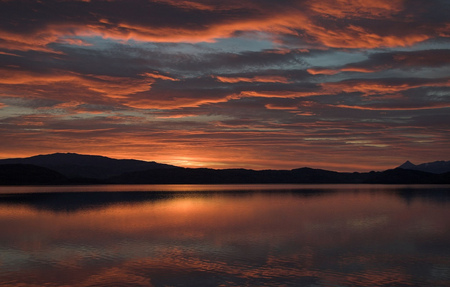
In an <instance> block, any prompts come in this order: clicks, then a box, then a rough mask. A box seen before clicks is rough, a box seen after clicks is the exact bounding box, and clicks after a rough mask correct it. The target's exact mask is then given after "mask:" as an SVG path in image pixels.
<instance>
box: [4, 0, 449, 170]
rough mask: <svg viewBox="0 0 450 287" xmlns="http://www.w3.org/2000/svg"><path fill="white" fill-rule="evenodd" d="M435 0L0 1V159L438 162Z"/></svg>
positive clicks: (445, 56)
mask: <svg viewBox="0 0 450 287" xmlns="http://www.w3.org/2000/svg"><path fill="white" fill-rule="evenodd" d="M449 15H450V1H448V0H370V1H366V0H315V1H307V0H298V1H295V0H276V1H275V0H248V1H243V0H239V1H237V0H226V1H224V0H222V1H219V0H192V1H183V0H133V1H131V0H103V1H95V0H91V1H89V0H45V1H44V0H43V1H22V0H0V158H10V157H27V156H33V155H37V154H49V153H55V152H75V153H81V154H95V155H104V156H109V157H113V158H135V159H141V160H149V161H157V162H161V163H168V164H174V165H178V166H185V167H212V168H237V167H240V168H252V169H291V168H298V167H304V166H308V167H313V168H323V169H329V170H336V171H368V170H383V169H387V168H393V167H395V166H398V165H400V164H402V163H403V162H404V161H406V160H410V161H412V162H413V163H416V164H419V163H423V162H430V161H435V160H450V16H449Z"/></svg>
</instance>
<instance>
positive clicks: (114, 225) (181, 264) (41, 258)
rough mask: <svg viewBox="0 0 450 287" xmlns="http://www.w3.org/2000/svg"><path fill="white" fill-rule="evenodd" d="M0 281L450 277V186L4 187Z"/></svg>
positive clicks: (425, 282)
mask: <svg viewBox="0 0 450 287" xmlns="http://www.w3.org/2000/svg"><path fill="white" fill-rule="evenodd" d="M0 286H450V186H381V185H380V186H374V185H372V186H364V185H319V186H317V185H167V186H161V185H159V186H158V185H136V186H77V187H73V186H71V187H0Z"/></svg>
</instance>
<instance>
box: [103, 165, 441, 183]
mask: <svg viewBox="0 0 450 287" xmlns="http://www.w3.org/2000/svg"><path fill="white" fill-rule="evenodd" d="M109 181H110V182H111V183H121V184H162V183H171V184H181V183H183V184H192V183H200V184H214V183H216V184H228V183H229V184H231V183H371V184H372V183H376V184H419V183H420V184H434V183H450V173H448V174H439V175H438V174H432V173H427V172H421V171H415V170H404V169H392V170H387V171H383V172H370V173H357V172H355V173H340V172H334V171H327V170H321V169H311V168H300V169H293V170H261V171H255V170H246V169H223V170H215V169H205V168H200V169H192V168H172V169H164V170H161V169H160V170H158V169H153V170H146V171H139V172H132V173H124V174H122V175H120V176H116V177H112V178H110V179H109Z"/></svg>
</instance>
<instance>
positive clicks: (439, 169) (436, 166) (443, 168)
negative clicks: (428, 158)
mask: <svg viewBox="0 0 450 287" xmlns="http://www.w3.org/2000/svg"><path fill="white" fill-rule="evenodd" d="M397 168H402V169H411V170H419V171H425V172H430V173H436V174H442V173H446V172H450V161H443V160H441V161H434V162H427V163H422V164H418V165H415V164H413V163H412V162H410V161H409V160H407V161H406V162H405V163H404V164H402V165H400V166H399V167H397Z"/></svg>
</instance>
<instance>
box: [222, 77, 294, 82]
mask: <svg viewBox="0 0 450 287" xmlns="http://www.w3.org/2000/svg"><path fill="white" fill-rule="evenodd" d="M214 78H216V79H217V80H219V82H222V83H239V82H247V83H284V84H287V83H289V80H288V79H287V78H286V77H282V76H254V77H251V78H246V77H221V76H214Z"/></svg>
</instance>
